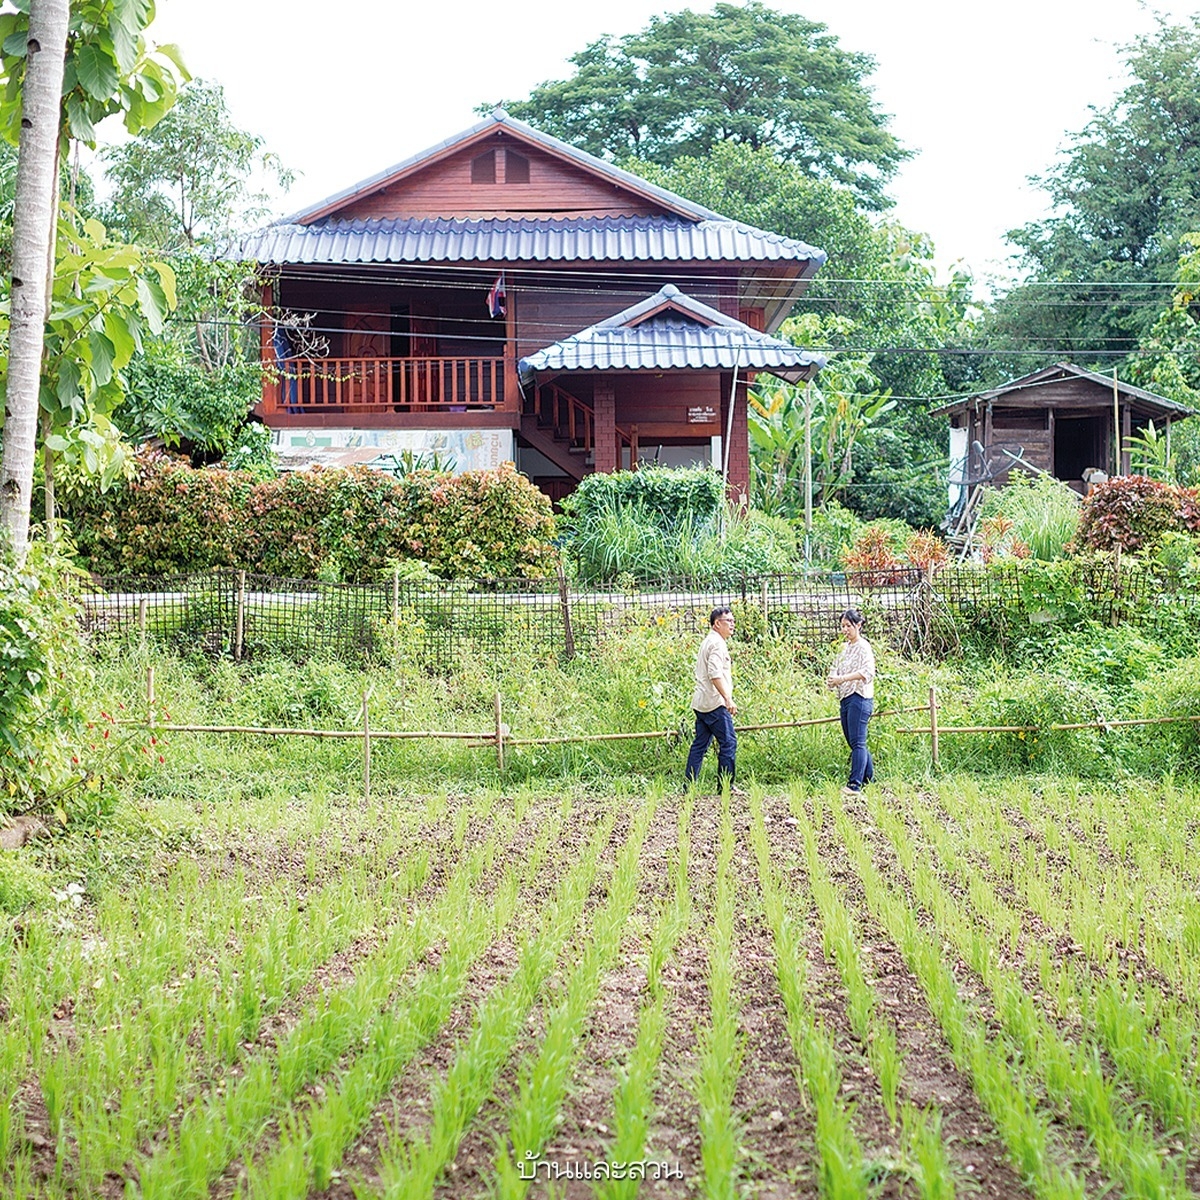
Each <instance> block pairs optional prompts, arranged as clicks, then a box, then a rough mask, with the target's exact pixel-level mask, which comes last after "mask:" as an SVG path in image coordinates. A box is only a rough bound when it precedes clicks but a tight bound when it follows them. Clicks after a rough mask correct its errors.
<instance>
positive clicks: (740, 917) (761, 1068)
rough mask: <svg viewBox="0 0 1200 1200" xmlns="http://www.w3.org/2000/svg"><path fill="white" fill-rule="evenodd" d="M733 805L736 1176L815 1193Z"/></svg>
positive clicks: (746, 846) (809, 1134)
mask: <svg viewBox="0 0 1200 1200" xmlns="http://www.w3.org/2000/svg"><path fill="white" fill-rule="evenodd" d="M734 804H735V805H736V807H735V808H734V814H733V817H734V831H735V833H736V835H737V849H736V850H735V852H734V858H733V870H734V878H735V879H736V881H737V888H738V905H737V921H738V924H737V931H736V936H735V947H736V949H735V953H736V956H737V965H738V995H739V998H740V1000H741V1014H740V1020H739V1026H740V1029H741V1032H742V1034H743V1036H744V1037H745V1053H744V1059H743V1066H742V1072H741V1075H740V1076H739V1078H738V1083H737V1090H736V1091H735V1093H734V1104H735V1106H736V1109H737V1111H738V1113H739V1114H740V1115H741V1118H742V1121H743V1125H742V1145H743V1149H744V1151H745V1160H744V1162H743V1164H742V1178H743V1179H744V1180H745V1181H746V1185H747V1188H748V1191H749V1193H750V1194H751V1195H753V1196H756V1197H764V1198H766V1200H785V1198H786V1200H790V1198H791V1197H795V1196H809V1195H815V1194H816V1188H817V1184H816V1176H815V1173H814V1171H813V1163H814V1162H815V1160H816V1148H815V1143H814V1138H813V1120H812V1110H811V1107H810V1105H809V1103H808V1098H807V1097H806V1096H805V1095H804V1093H803V1092H802V1091H801V1089H800V1083H799V1078H800V1077H799V1074H798V1071H799V1063H798V1062H797V1060H796V1054H795V1050H794V1049H793V1047H792V1042H791V1037H790V1035H789V1033H788V1028H787V1009H786V1007H785V1005H784V1002H783V997H782V995H781V994H780V991H779V983H778V979H777V976H776V961H775V955H776V946H775V942H774V937H773V935H772V933H771V929H770V927H769V926H768V924H767V920H766V916H765V913H764V911H763V906H762V889H761V887H760V884H759V879H758V870H757V866H756V863H755V858H754V850H753V846H752V843H751V840H750V814H749V810H748V809H747V808H746V802H745V800H735V801H734ZM763 805H764V809H767V810H770V809H771V807H772V801H771V800H770V799H769V798H767V799H764V801H763ZM765 815H767V818H768V819H767V829H768V837H769V838H770V839H771V841H772V843H773V844H775V845H777V841H776V838H775V837H774V836H773V834H774V833H775V832H776V831H775V830H774V829H773V825H774V817H773V815H770V814H769V813H767V814H765Z"/></svg>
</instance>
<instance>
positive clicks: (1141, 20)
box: [150, 0, 1192, 279]
mask: <svg viewBox="0 0 1200 1200" xmlns="http://www.w3.org/2000/svg"><path fill="white" fill-rule="evenodd" d="M688 6H689V4H688V3H687V0H665V2H664V3H661V4H652V3H648V2H647V0H603V2H602V3H598V4H572V3H569V2H568V3H564V0H508V2H507V3H496V2H495V0H490V2H488V3H483V2H482V0H450V2H449V3H447V2H445V0H443V2H442V3H437V2H436V0H425V2H422V3H415V2H414V0H399V2H397V0H342V3H340V4H331V3H330V2H329V0H159V5H158V18H157V20H156V21H155V24H154V25H153V27H152V28H151V30H150V36H151V37H152V38H153V40H155V41H157V42H160V43H165V42H175V43H177V44H178V45H179V46H180V47H181V48H182V50H183V53H184V57H185V60H186V61H187V63H188V66H189V68H190V70H191V71H192V73H193V74H194V75H198V76H202V77H203V78H206V79H209V80H214V81H217V82H220V83H221V84H223V85H224V86H225V89H226V94H227V98H228V101H229V106H230V109H231V110H232V113H233V117H234V119H235V121H236V122H237V123H238V124H239V125H240V126H241V127H242V128H244V129H247V130H249V131H250V132H252V133H256V134H258V135H259V136H261V137H263V138H264V139H265V141H266V145H267V148H268V149H270V150H273V151H274V152H275V153H277V154H278V155H279V156H280V158H281V159H282V160H283V161H284V163H285V164H286V165H288V166H289V167H292V168H294V169H295V170H297V171H299V172H301V174H300V177H299V179H298V181H297V182H296V184H295V185H294V187H293V188H292V191H291V193H290V195H289V196H288V197H287V199H286V200H283V201H281V210H280V214H281V215H282V214H283V213H286V212H291V211H294V210H296V209H299V208H302V207H304V206H306V205H307V204H309V203H311V202H313V201H316V200H319V199H322V198H323V197H325V196H327V195H330V194H331V193H333V192H336V191H339V190H341V189H342V188H344V187H347V186H349V185H350V184H352V183H354V182H356V181H357V180H359V179H362V178H365V177H367V176H369V175H373V174H375V173H376V172H377V171H379V170H381V169H383V168H384V167H386V166H389V165H390V164H391V163H394V162H397V161H399V160H401V159H403V158H406V157H408V156H409V155H410V154H413V153H416V152H417V151H419V150H422V149H424V148H425V147H427V146H430V145H433V144H434V143H436V142H439V141H441V140H442V139H443V138H445V137H448V136H450V135H452V134H454V133H457V132H458V131H459V130H461V129H463V128H465V127H466V126H468V125H470V124H472V123H474V122H475V121H476V120H478V118H477V117H476V116H475V115H474V112H473V109H474V107H475V105H477V104H480V103H483V102H485V101H487V102H490V101H494V100H496V99H499V98H510V99H512V98H521V97H523V96H525V95H526V94H528V92H529V90H530V89H531V88H532V87H533V86H534V85H536V84H538V83H540V82H542V81H543V80H545V79H552V78H560V77H562V76H563V75H564V74H565V73H566V71H567V63H566V60H567V58H568V56H569V55H571V54H572V53H574V52H575V51H577V50H580V49H582V48H583V46H584V45H586V44H587V43H588V42H589V41H592V40H594V39H595V38H597V37H599V36H600V35H602V34H606V33H609V34H617V35H619V34H624V33H630V32H633V31H635V30H638V29H641V28H642V27H643V26H644V25H645V24H646V22H647V20H648V19H649V18H650V16H651V15H653V14H654V13H656V12H663V11H671V10H675V9H680V8H684V7H688ZM773 6H774V7H777V8H780V9H784V10H787V11H795V12H798V13H801V14H802V15H804V16H805V17H808V18H809V19H810V20H815V21H821V22H824V23H825V24H826V25H827V26H828V27H829V29H830V30H831V31H832V32H833V33H834V34H836V35H837V37H838V39H839V41H840V42H841V44H842V45H843V46H844V47H846V48H847V49H850V50H858V51H865V52H867V53H869V54H872V55H873V56H874V57H875V59H876V62H877V64H878V67H877V70H876V73H875V75H874V77H873V85H874V89H875V94H876V98H877V100H878V102H879V105H880V107H881V108H882V109H883V110H884V111H885V112H887V113H890V114H891V117H892V130H893V132H894V133H895V134H896V136H897V137H898V138H899V139H900V140H901V141H902V142H903V143H904V144H905V145H906V146H908V147H910V148H912V149H913V150H915V151H916V152H917V154H916V157H915V158H914V159H913V160H912V161H911V162H910V163H908V164H907V165H906V166H905V167H904V168H903V171H902V173H901V174H900V176H899V177H898V178H897V179H896V181H895V183H894V184H893V187H892V194H893V195H894V196H895V198H896V202H897V207H896V216H897V217H898V218H899V219H900V220H901V221H903V222H904V223H905V224H907V225H909V226H911V227H913V228H916V229H920V230H923V231H924V232H926V233H928V234H930V235H931V236H932V237H933V238H934V240H935V242H936V244H937V249H938V258H939V260H940V261H941V262H943V263H949V262H953V261H955V260H958V259H962V260H965V262H966V263H967V264H968V265H969V266H970V267H972V268H973V269H974V271H975V273H976V275H977V277H980V278H981V279H982V278H986V277H987V276H989V275H994V274H997V273H1003V272H1004V270H1005V256H1006V255H1007V253H1008V250H1007V248H1006V247H1005V245H1004V243H1003V241H1002V238H1003V234H1004V231H1005V230H1006V229H1010V228H1012V227H1014V226H1016V225H1020V224H1022V223H1024V222H1025V221H1027V220H1032V219H1036V218H1037V217H1039V216H1042V215H1044V213H1045V204H1044V198H1043V196H1042V194H1041V193H1040V192H1038V191H1037V190H1035V189H1033V188H1031V187H1029V186H1028V184H1027V182H1026V181H1027V177H1028V176H1029V175H1031V174H1036V173H1038V172H1041V171H1044V170H1045V169H1046V168H1047V167H1049V166H1050V164H1051V163H1052V162H1053V160H1054V158H1055V154H1056V152H1057V150H1058V149H1059V147H1060V146H1062V145H1063V143H1064V141H1065V140H1066V137H1067V135H1068V133H1070V132H1072V131H1075V130H1078V129H1079V128H1081V127H1082V126H1083V125H1084V123H1085V122H1086V121H1087V119H1088V115H1089V113H1088V109H1089V105H1096V106H1103V105H1105V104H1107V103H1108V102H1109V101H1110V100H1111V99H1112V98H1113V97H1114V96H1115V94H1116V93H1117V91H1119V89H1120V87H1121V86H1122V82H1123V76H1122V71H1121V62H1120V55H1119V52H1118V51H1119V47H1120V46H1122V45H1123V44H1125V43H1127V42H1128V41H1129V40H1131V39H1132V38H1133V37H1135V36H1136V35H1137V34H1139V33H1141V32H1143V31H1147V30H1149V29H1151V28H1153V24H1154V21H1153V16H1152V13H1151V11H1150V10H1149V9H1147V8H1146V7H1144V6H1143V5H1142V4H1141V3H1139V2H1138V0H1086V2H1081V0H983V2H981V0H911V2H910V3H907V4H904V3H897V2H896V0H774V5H773ZM690 7H692V8H696V9H707V8H709V7H711V2H710V0H691V3H690ZM1155 8H1156V9H1157V10H1158V11H1163V12H1166V13H1167V14H1168V15H1169V16H1171V17H1173V18H1175V19H1181V18H1183V17H1184V16H1186V15H1187V14H1188V13H1189V12H1190V11H1192V5H1190V4H1186V3H1183V4H1178V3H1158V4H1156V5H1155ZM824 249H826V250H828V251H829V252H830V264H829V266H828V267H827V268H826V270H827V271H836V253H837V248H836V247H834V246H828V247H824Z"/></svg>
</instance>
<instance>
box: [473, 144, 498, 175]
mask: <svg viewBox="0 0 1200 1200" xmlns="http://www.w3.org/2000/svg"><path fill="white" fill-rule="evenodd" d="M471 182H472V183H495V182H496V152H495V150H489V151H488V152H487V153H486V154H480V155H479V156H478V157H477V158H473V159H471Z"/></svg>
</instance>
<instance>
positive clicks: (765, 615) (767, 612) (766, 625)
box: [762, 579, 771, 629]
mask: <svg viewBox="0 0 1200 1200" xmlns="http://www.w3.org/2000/svg"><path fill="white" fill-rule="evenodd" d="M762 610H763V629H769V628H770V624H771V621H770V617H771V612H770V609H769V608H768V606H767V581H766V580H765V579H764V580H763V581H762Z"/></svg>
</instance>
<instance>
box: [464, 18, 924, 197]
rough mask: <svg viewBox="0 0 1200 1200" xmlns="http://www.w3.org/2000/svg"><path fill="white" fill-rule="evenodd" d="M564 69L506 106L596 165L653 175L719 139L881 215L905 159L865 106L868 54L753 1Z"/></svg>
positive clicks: (626, 40)
mask: <svg viewBox="0 0 1200 1200" xmlns="http://www.w3.org/2000/svg"><path fill="white" fill-rule="evenodd" d="M571 62H572V63H573V65H574V67H575V73H574V74H573V75H572V76H570V77H569V78H567V79H561V80H552V81H548V82H546V83H543V84H541V85H539V86H538V87H536V88H535V89H534V90H533V92H532V93H531V94H530V96H529V98H528V99H526V100H522V101H513V102H510V103H508V104H507V105H506V107H507V108H508V109H509V111H510V112H511V113H512V114H513V115H514V116H516V117H519V118H521V119H523V120H528V121H530V122H531V123H532V124H534V125H536V126H537V127H538V128H539V129H544V130H546V131H547V132H548V133H552V134H555V135H556V136H558V137H561V138H562V139H563V140H564V141H568V142H570V143H571V144H572V145H576V146H580V147H582V148H583V149H585V150H588V151H590V152H591V153H593V154H596V155H600V156H602V157H606V158H610V159H614V160H620V159H624V158H628V157H637V158H641V159H646V160H649V161H651V162H657V163H660V164H664V165H665V164H669V163H672V162H674V161H675V160H676V159H677V158H680V157H704V156H705V155H707V154H709V153H710V152H711V151H712V149H713V147H714V146H716V145H718V144H719V143H721V142H726V141H731V142H736V143H741V144H744V145H746V146H749V147H750V148H752V149H768V150H770V151H771V152H772V153H774V154H776V155H778V156H779V157H780V158H781V159H784V160H786V161H788V162H791V163H795V164H796V165H797V166H798V167H800V168H801V170H802V171H803V172H804V173H806V174H808V175H810V176H812V177H814V178H820V179H828V180H831V181H834V182H836V183H840V184H842V185H844V186H846V187H848V188H850V189H851V190H852V191H853V192H854V194H855V196H856V197H857V199H858V201H859V203H861V204H862V205H863V206H864V207H866V208H870V209H881V208H884V207H886V205H887V203H888V202H887V198H886V195H885V188H886V186H887V183H888V181H889V180H890V179H891V178H892V176H893V175H894V174H895V172H896V169H897V167H898V166H899V165H900V163H901V162H903V161H904V159H906V158H907V157H908V156H909V152H908V151H907V150H905V149H904V148H903V147H902V146H901V145H900V143H899V142H898V141H897V140H896V139H895V137H894V136H893V135H892V134H891V133H890V132H889V130H888V128H887V124H888V118H887V117H886V116H885V115H884V114H882V113H880V112H879V110H878V109H877V108H876V106H875V104H874V101H873V99H872V97H871V92H870V88H869V87H868V85H867V82H866V80H867V77H868V76H869V75H870V74H871V71H872V70H873V69H874V66H875V63H874V60H873V59H872V58H871V57H870V55H867V54H860V53H856V52H853V51H849V50H845V49H843V48H842V47H841V46H840V45H839V44H838V40H837V38H836V37H834V36H833V35H832V34H831V33H829V32H828V30H827V28H826V27H825V26H824V25H822V24H820V23H819V22H816V21H809V20H806V19H805V18H804V17H801V16H799V15H797V14H794V13H782V12H777V11H776V10H774V9H772V8H769V7H767V5H765V4H763V3H761V2H760V0H748V2H747V3H745V4H729V3H718V4H716V5H715V7H714V8H713V10H712V11H711V12H707V13H698V12H693V11H692V10H691V9H684V10H683V11H682V12H678V13H670V14H668V15H665V16H656V17H653V18H651V20H650V22H649V24H648V25H647V26H646V27H645V29H643V30H641V31H640V32H638V33H632V34H627V35H625V36H624V37H619V38H612V37H604V38H600V39H599V40H597V41H595V42H593V43H591V44H590V45H588V46H586V47H585V48H584V49H583V50H581V51H580V52H579V53H578V54H576V55H574V56H573V57H572V59H571ZM490 107H491V106H484V107H483V109H482V110H481V111H487V109H488V108H490Z"/></svg>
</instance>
